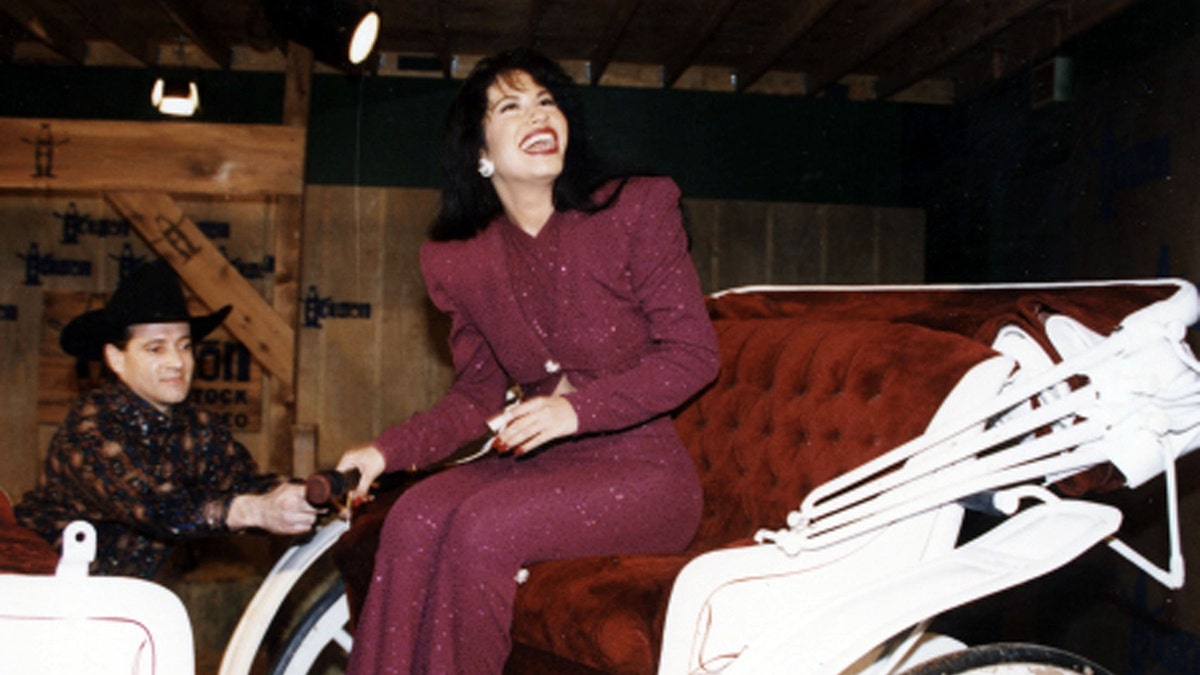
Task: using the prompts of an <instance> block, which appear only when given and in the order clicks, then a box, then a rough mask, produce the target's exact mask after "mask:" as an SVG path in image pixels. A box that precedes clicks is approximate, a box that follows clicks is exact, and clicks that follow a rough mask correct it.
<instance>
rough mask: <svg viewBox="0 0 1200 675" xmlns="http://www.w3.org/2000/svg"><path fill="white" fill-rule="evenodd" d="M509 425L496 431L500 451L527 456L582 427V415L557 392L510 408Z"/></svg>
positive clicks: (497, 447)
mask: <svg viewBox="0 0 1200 675" xmlns="http://www.w3.org/2000/svg"><path fill="white" fill-rule="evenodd" d="M507 416H508V417H509V418H510V419H509V420H508V424H506V425H505V426H504V428H503V429H501V430H500V432H499V433H497V434H496V440H495V442H494V447H495V448H496V450H497V452H499V453H501V454H506V453H509V452H512V453H513V454H516V455H523V454H525V453H527V452H529V451H530V450H534V449H536V448H539V447H541V446H542V445H545V444H546V443H549V442H550V441H553V440H555V439H557V438H563V437H565V436H570V435H571V434H573V433H575V432H576V431H578V430H579V416H578V415H576V414H575V408H574V407H572V406H571V403H570V402H569V401H567V399H565V398H563V397H562V396H559V395H557V394H555V395H551V396H539V397H537V398H531V399H529V400H528V401H522V402H521V403H518V404H517V405H515V406H513V407H512V408H511V409H509V410H508V411H507Z"/></svg>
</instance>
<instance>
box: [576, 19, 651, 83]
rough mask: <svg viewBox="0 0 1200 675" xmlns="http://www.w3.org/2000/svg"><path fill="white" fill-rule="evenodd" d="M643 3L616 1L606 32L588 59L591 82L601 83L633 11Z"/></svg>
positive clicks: (606, 25)
mask: <svg viewBox="0 0 1200 675" xmlns="http://www.w3.org/2000/svg"><path fill="white" fill-rule="evenodd" d="M641 4H642V0H616V2H615V3H614V6H613V8H612V12H611V13H609V15H608V22H607V23H606V24H605V26H604V32H603V33H601V34H600V40H599V41H598V42H597V43H596V48H595V49H593V50H592V55H591V58H589V59H588V70H589V75H588V80H589V82H590V84H599V83H600V78H601V77H602V76H603V75H604V71H605V70H607V69H608V66H609V64H610V63H612V58H613V54H615V53H616V52H617V43H618V42H620V40H621V36H622V35H623V34H624V33H625V29H626V28H628V27H629V21H630V20H631V19H633V13H634V12H636V11H637V8H638V6H639V5H641Z"/></svg>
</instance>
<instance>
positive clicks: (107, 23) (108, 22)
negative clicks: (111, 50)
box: [64, 0, 158, 67]
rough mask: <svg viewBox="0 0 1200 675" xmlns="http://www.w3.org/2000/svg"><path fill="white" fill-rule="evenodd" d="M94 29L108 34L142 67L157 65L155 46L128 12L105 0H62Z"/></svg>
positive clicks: (156, 46) (109, 37) (156, 47)
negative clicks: (115, 7) (122, 12)
mask: <svg viewBox="0 0 1200 675" xmlns="http://www.w3.org/2000/svg"><path fill="white" fill-rule="evenodd" d="M64 2H66V3H67V4H68V5H70V6H71V8H72V9H74V10H75V11H76V12H78V13H79V15H80V16H82V17H83V18H84V19H85V20H86V21H87V22H88V23H90V24H92V25H93V26H95V28H96V30H98V31H100V32H101V33H103V34H104V35H106V36H108V39H109V40H111V41H112V42H113V43H114V44H115V45H116V46H117V47H118V48H119V49H120V50H121V51H123V52H125V53H126V54H129V55H130V56H132V57H133V58H134V59H136V60H137V61H138V62H140V63H141V64H142V65H144V66H149V67H157V66H158V45H157V44H154V43H153V41H152V40H151V39H149V38H147V37H146V36H147V33H146V31H144V30H142V28H141V27H140V26H138V25H136V24H134V23H132V22H131V21H130V20H129V19H130V15H129V14H127V13H126V14H121V13H117V12H113V11H112V5H111V4H110V3H109V2H107V0H64Z"/></svg>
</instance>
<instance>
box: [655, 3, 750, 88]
mask: <svg viewBox="0 0 1200 675" xmlns="http://www.w3.org/2000/svg"><path fill="white" fill-rule="evenodd" d="M737 3H738V0H712V2H711V3H710V4H709V6H708V7H707V8H706V10H705V11H703V12H701V13H700V14H699V16H698V17H697V18H696V21H694V22H693V24H692V25H691V26H690V28H689V29H688V31H687V32H686V33H684V34H685V35H686V36H687V42H685V43H683V44H681V45H679V47H678V48H676V49H675V51H674V52H673V53H672V54H671V56H670V57H669V58H668V59H667V62H666V63H665V64H663V88H664V89H669V88H670V87H672V86H674V85H675V83H676V82H678V81H679V78H680V76H682V75H683V73H684V72H685V71H686V70H687V69H688V68H690V67H691V65H692V62H693V61H695V59H696V55H697V54H699V53H700V50H702V49H704V45H706V44H708V42H709V41H710V40H711V39H712V36H713V34H715V33H716V32H717V29H718V28H720V27H721V23H722V22H723V21H725V17H727V16H729V12H731V11H732V10H733V7H734V5H736V4H737Z"/></svg>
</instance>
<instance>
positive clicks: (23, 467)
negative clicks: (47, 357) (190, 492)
mask: <svg viewBox="0 0 1200 675" xmlns="http://www.w3.org/2000/svg"><path fill="white" fill-rule="evenodd" d="M179 204H180V206H181V207H182V209H183V210H184V211H185V212H186V213H187V214H188V216H189V218H190V219H191V220H192V221H193V222H195V223H197V224H198V226H200V227H201V228H202V229H203V230H205V231H207V232H208V233H209V234H210V239H211V241H212V242H213V244H214V245H216V246H217V247H218V248H219V249H221V250H222V251H223V252H224V254H225V256H226V257H227V258H228V259H230V260H231V261H232V262H233V263H234V265H235V266H236V267H238V268H239V269H240V270H242V273H243V276H244V277H247V280H248V281H249V283H250V284H251V285H252V286H253V287H254V288H255V289H257V290H258V291H259V292H260V293H261V294H262V295H263V297H264V298H265V299H267V300H268V302H269V301H270V300H271V291H272V288H271V279H272V272H271V271H270V268H271V267H272V266H273V260H271V259H270V257H269V254H268V253H267V252H268V251H271V250H272V248H271V243H272V238H273V237H274V235H275V228H274V223H275V221H276V211H277V204H276V202H275V201H274V200H271V199H264V198H261V197H245V198H238V199H231V198H219V197H218V198H208V197H189V198H180V201H179ZM0 247H2V253H0V276H2V278H3V279H4V283H3V284H0V381H2V382H3V383H4V387H3V388H2V389H0V391H2V393H0V409H2V411H0V438H3V439H4V444H5V447H4V449H3V453H4V455H3V461H0V488H2V489H4V490H5V491H7V492H8V493H9V494H10V495H12V496H13V497H14V498H15V497H17V496H19V494H20V493H22V492H24V490H26V489H28V488H29V487H31V486H32V485H33V483H34V481H35V480H36V476H37V472H38V469H39V464H40V461H41V457H42V456H43V454H44V452H45V448H46V446H47V444H48V443H49V440H50V437H51V436H52V435H53V432H54V430H55V428H56V426H55V424H53V423H43V424H38V408H39V405H38V403H39V395H40V394H41V393H42V392H41V391H40V387H39V376H40V374H42V373H40V370H41V368H40V366H42V365H47V366H49V367H50V368H51V369H54V368H57V369H58V370H60V371H61V370H62V367H61V366H62V363H61V360H60V362H59V363H57V364H51V363H46V364H43V362H42V361H41V360H40V359H39V357H38V353H39V348H40V345H41V342H42V340H43V336H44V332H45V331H47V330H49V331H56V330H57V329H59V328H61V325H59V324H60V323H61V321H57V322H56V321H55V320H54V315H53V313H52V315H50V316H47V315H46V314H45V311H46V310H45V307H46V305H47V303H51V304H52V303H54V302H55V301H63V300H64V298H68V297H69V296H72V295H75V294H83V295H84V296H86V295H87V294H92V293H94V294H106V293H109V292H111V291H112V289H113V288H114V287H115V286H116V284H117V280H118V279H119V276H120V266H121V265H122V264H130V263H132V262H133V261H136V260H138V259H145V260H149V259H152V258H153V256H154V253H153V252H152V251H151V250H150V249H149V248H148V247H147V246H146V244H145V243H144V242H143V240H142V239H141V237H139V236H138V235H137V234H136V233H135V232H134V231H133V230H132V228H131V227H129V224H128V222H124V221H123V220H122V219H121V217H120V216H119V215H118V214H117V213H116V212H115V211H113V209H112V207H111V206H110V205H109V204H108V203H107V202H106V201H105V200H104V199H103V197H102V196H101V195H100V194H99V193H90V192H78V193H59V192H54V193H51V192H4V193H0ZM72 313H74V312H72ZM49 323H53V324H54V325H52V326H51V325H48V324H49ZM46 337H47V339H50V340H51V341H52V342H53V341H56V337H55V336H53V335H51V336H46ZM53 346H54V345H53V344H51V345H50V348H53ZM253 371H254V375H253V376H252V377H255V378H261V377H263V375H262V374H261V369H259V368H257V367H255V368H253ZM59 388H61V387H59V386H58V385H54V386H51V387H49V389H48V392H47V393H48V394H49V395H50V396H51V397H55V396H61V392H56V390H57V389H59ZM264 388H265V386H262V385H260V386H257V387H253V388H252V389H253V390H255V391H257V392H259V393H258V394H256V395H257V396H258V397H259V398H262V394H261V391H262V390H263V389H264ZM51 390H54V391H51ZM43 408H44V406H43ZM259 418H260V420H265V417H263V416H262V415H260V416H259ZM256 426H257V425H256ZM238 436H239V438H240V439H241V441H242V442H243V443H245V444H246V446H247V447H248V448H249V449H250V450H251V452H252V453H254V455H255V456H256V457H257V458H260V460H261V459H262V458H265V457H266V456H267V454H266V448H265V443H267V442H268V439H267V438H266V433H265V428H263V427H261V426H260V428H259V429H257V430H255V431H253V432H247V433H239V434H238Z"/></svg>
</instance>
